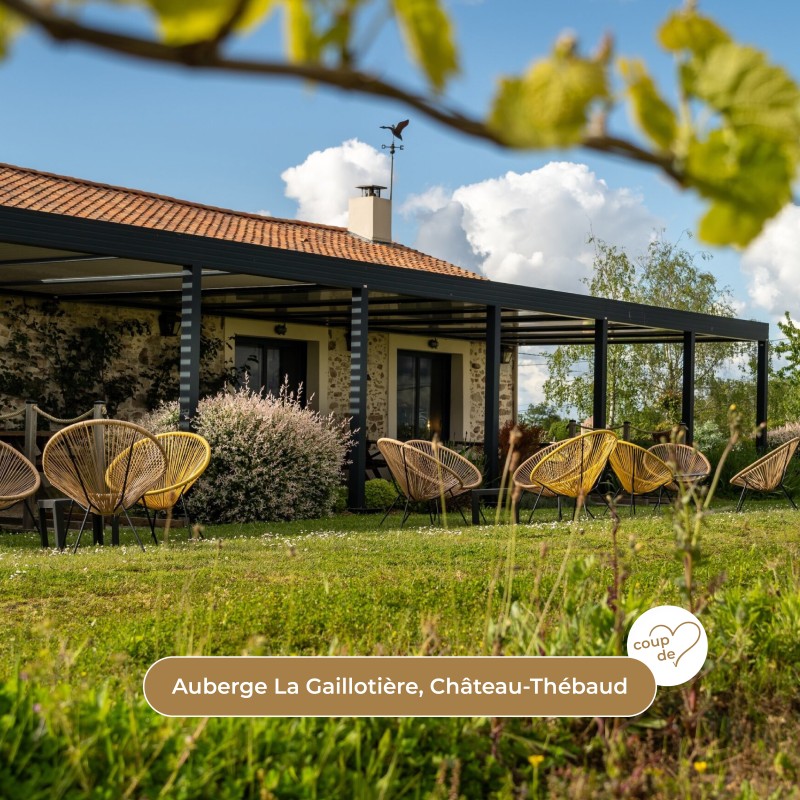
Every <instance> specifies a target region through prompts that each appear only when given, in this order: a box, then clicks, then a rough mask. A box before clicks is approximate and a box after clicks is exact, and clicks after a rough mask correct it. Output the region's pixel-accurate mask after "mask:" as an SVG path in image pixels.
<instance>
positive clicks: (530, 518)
mask: <svg viewBox="0 0 800 800" xmlns="http://www.w3.org/2000/svg"><path fill="white" fill-rule="evenodd" d="M543 491H544V486H542V488H541V489H539V494H537V495H536V499H535V500H534V501H533V508H532V509H531V513H530V515H529V516H528V525H530V524H531V520H532V519H533V512H534V511H536V506H538V505H539V500H540V498H541V496H542V492H543ZM558 510H559V514H560V512H561V501H560V499H559V506H558ZM559 519H561V517H560V516H559Z"/></svg>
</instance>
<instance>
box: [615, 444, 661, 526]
mask: <svg viewBox="0 0 800 800" xmlns="http://www.w3.org/2000/svg"><path fill="white" fill-rule="evenodd" d="M609 462H610V463H611V469H613V470H614V474H615V475H616V476H617V479H618V480H619V483H620V492H625V493H627V494H629V495H630V498H631V514H635V513H636V498H637V497H641V496H643V495H647V494H652V493H653V492H657V491H659V490H660V489H662V488H663V487H664V486H666V485H667V484H668V483H671V482H672V480H673V478H674V475H673V472H672V470H671V469H670V468H669V466H668V465H667V464H666V463H664V462H663V461H662V460H661V459H660V458H659V457H658V456H657V455H655V454H654V453H651V452H650V451H649V450H645V449H644V447H639V445H638V444H633V443H632V442H624V441H618V442H617V446H616V447H615V448H614V452H612V453H611V456H610V457H609Z"/></svg>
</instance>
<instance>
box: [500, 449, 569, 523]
mask: <svg viewBox="0 0 800 800" xmlns="http://www.w3.org/2000/svg"><path fill="white" fill-rule="evenodd" d="M562 444H563V442H556V443H555V444H549V445H547V446H546V447H543V448H541V450H537V451H536V452H535V453H534V454H533V455H532V456H531V457H530V458H528V459H527V460H525V461H523V462H522V463H521V464H520V465H519V466H518V467H517V468H516V469H515V470H514V474H513V476H512V480H513V481H514V486H516V487H518V488H519V489H520V491H521V492H532V493H534V494H535V495H536V499H535V500H534V502H533V508H532V509H531V513H530V516H529V517H528V522H530V521H531V520H532V519H533V512H534V511H536V506H537V505H538V504H539V500H540V499H541V498H542V497H555V498H557V499H558V518H559V519H561V497H560V495H557V494H556V493H555V492H551V491H550V489H548V488H547V487H546V486H543V485H542V484H541V483H531V472H532V471H533V468H534V467H535V466H536V465H537V464H538V463H539V462H540V461H541V460H542V459H543V458H545V457H546V456H548V455H550V453H552V452H553V450H555V449H556V448H557V447H560V446H561V445H562Z"/></svg>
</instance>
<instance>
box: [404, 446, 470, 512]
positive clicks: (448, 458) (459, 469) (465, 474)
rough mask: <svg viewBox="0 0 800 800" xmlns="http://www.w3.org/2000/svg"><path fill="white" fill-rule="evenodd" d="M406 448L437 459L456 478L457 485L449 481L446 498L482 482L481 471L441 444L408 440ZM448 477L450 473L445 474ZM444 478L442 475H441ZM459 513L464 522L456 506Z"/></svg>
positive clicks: (466, 490)
mask: <svg viewBox="0 0 800 800" xmlns="http://www.w3.org/2000/svg"><path fill="white" fill-rule="evenodd" d="M405 445H406V447H414V448H416V449H417V450H421V451H422V452H423V453H426V454H427V455H429V456H431V458H435V459H438V460H439V462H440V463H441V464H442V465H443V466H445V467H447V469H448V470H450V471H451V472H452V473H453V474H455V475H456V476H457V478H458V483H456V482H454V481H452V480H450V481H449V485H448V486H447V489H446V494H447V496H448V497H451V498H452V497H458V496H459V495H462V494H466V493H467V492H470V491H472V490H473V489H477V488H478V487H479V486H480V485H481V482H482V481H483V475H482V474H481V471H480V470H479V469H478V468H477V467H476V466H475V465H474V464H473V463H472V462H471V461H470V460H469V459H468V458H464V456H462V455H461V454H460V453H456V451H455V450H451V449H450V448H449V447H445V446H444V445H441V444H434V443H433V442H429V441H428V440H427V439H409V440H408V441H407V442H406V443H405ZM446 474H447V475H448V476H450V472H448V473H446ZM442 477H443V478H444V473H443V475H442ZM458 510H459V511H460V512H461V517H462V519H463V520H464V522H466V521H467V520H466V517H464V510H463V509H462V508H461V506H460V505H459V506H458Z"/></svg>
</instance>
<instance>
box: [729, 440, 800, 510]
mask: <svg viewBox="0 0 800 800" xmlns="http://www.w3.org/2000/svg"><path fill="white" fill-rule="evenodd" d="M798 445H800V436H799V437H796V438H794V439H790V440H789V441H788V442H784V444H782V445H781V446H780V447H776V448H775V449H774V450H773V451H772V452H770V453H767V454H766V455H765V456H761V458H759V459H758V460H757V461H754V462H753V463H752V464H751V465H750V466H749V467H746V468H745V469H743V470H742V471H741V472H737V473H736V475H734V476H733V477H732V478H731V483H732V484H733V485H734V486H741V487H742V494H741V496H740V497H739V504H738V505H737V506H736V510H737V511H741V510H742V506H743V505H744V500H745V497H746V496H747V493H748V492H749V491H754V492H777V491H778V490H779V489H780V490H781V491H782V492H783V493H784V494H785V495H786V499H787V500H788V501H789V502H790V503H791V504H792V508H795V509H796V508H797V506H796V505H795V502H794V500H792V498H791V496H790V495H789V492H787V491H786V487H785V486H784V485H783V479H784V478H785V477H786V470H787V469H788V467H789V462H790V461H791V460H792V457H793V456H794V454H795V451H796V450H797V446H798Z"/></svg>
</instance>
